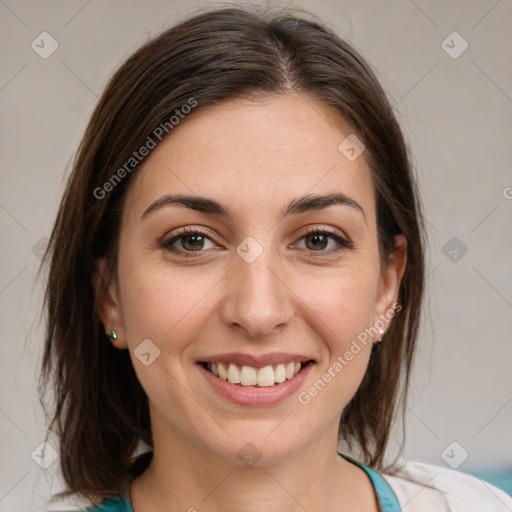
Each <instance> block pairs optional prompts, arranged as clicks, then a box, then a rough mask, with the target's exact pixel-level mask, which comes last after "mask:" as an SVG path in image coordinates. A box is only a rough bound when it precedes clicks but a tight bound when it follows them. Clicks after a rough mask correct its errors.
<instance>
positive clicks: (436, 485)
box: [382, 461, 512, 512]
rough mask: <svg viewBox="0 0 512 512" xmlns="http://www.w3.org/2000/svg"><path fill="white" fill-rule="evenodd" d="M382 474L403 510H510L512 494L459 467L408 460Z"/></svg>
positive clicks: (511, 510) (504, 511)
mask: <svg viewBox="0 0 512 512" xmlns="http://www.w3.org/2000/svg"><path fill="white" fill-rule="evenodd" d="M382 476H383V477H384V478H385V480H386V481H387V482H388V484H389V485H390V487H391V488H392V489H393V492H394V493H395V494H396V497H397V498H398V502H399V503H400V507H401V508H402V510H403V511H404V512H507V511H508V512H512V496H510V495H509V494H507V493H506V492H505V491H502V490H501V489H498V488H497V487H495V486H494V485H491V484H489V483H488V482H485V481H483V480H481V479H480V478H478V477H476V476H472V475H468V474H466V473H462V472H461V471H456V470H453V469H448V468H444V467H441V466H435V465H432V464H426V463H423V462H413V461H407V462H404V463H403V464H402V466H401V467H400V469H399V470H398V471H397V472H396V473H395V474H394V475H393V476H391V475H387V474H382Z"/></svg>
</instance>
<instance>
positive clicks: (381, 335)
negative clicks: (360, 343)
mask: <svg viewBox="0 0 512 512" xmlns="http://www.w3.org/2000/svg"><path fill="white" fill-rule="evenodd" d="M379 334H380V339H379V341H378V342H377V343H380V342H381V341H382V338H383V336H384V329H382V328H381V329H379Z"/></svg>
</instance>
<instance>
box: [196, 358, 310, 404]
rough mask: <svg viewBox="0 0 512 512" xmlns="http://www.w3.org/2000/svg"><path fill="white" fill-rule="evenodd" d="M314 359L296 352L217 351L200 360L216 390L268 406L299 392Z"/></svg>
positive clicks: (240, 400) (233, 398)
mask: <svg viewBox="0 0 512 512" xmlns="http://www.w3.org/2000/svg"><path fill="white" fill-rule="evenodd" d="M314 366H315V360H314V359H310V358H308V357H307V356H299V355H296V354H284V353H274V354H267V355H263V356H250V355H248V354H242V353H231V354H218V355H217V356H211V357H207V358H204V359H201V360H199V361H197V368H198V369H199V370H200V373H201V374H202V375H203V376H204V378H205V379H206V381H207V382H208V383H209V384H210V386H211V389H213V390H214V391H215V392H216V393H217V394H219V395H220V396H222V397H224V398H225V399H226V398H227V399H228V400H229V401H231V402H234V403H236V404H238V405H246V406H269V405H275V404H277V403H279V402H281V401H282V400H285V399H287V398H288V397H291V396H292V395H294V394H296V393H298V392H299V390H300V388H301V386H302V385H303V383H304V380H305V379H306V376H307V375H308V373H309V372H310V370H311V369H312V368H313V367H314Z"/></svg>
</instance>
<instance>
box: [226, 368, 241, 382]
mask: <svg viewBox="0 0 512 512" xmlns="http://www.w3.org/2000/svg"><path fill="white" fill-rule="evenodd" d="M228 380H229V382H231V384H240V370H239V369H238V366H237V365H236V364H230V365H229V368H228Z"/></svg>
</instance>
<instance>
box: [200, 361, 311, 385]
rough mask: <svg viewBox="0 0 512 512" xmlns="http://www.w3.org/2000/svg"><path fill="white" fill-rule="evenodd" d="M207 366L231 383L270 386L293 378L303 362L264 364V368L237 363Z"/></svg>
mask: <svg viewBox="0 0 512 512" xmlns="http://www.w3.org/2000/svg"><path fill="white" fill-rule="evenodd" d="M207 368H208V370H210V372H211V373H213V374H214V375H215V376H217V377H219V378H220V379H222V380H227V381H228V382H231V384H241V385H242V386H256V385H258V386H261V387H268V386H273V385H274V384H280V383H281V382H285V381H286V380H287V379H291V378H293V377H294V375H296V374H297V373H298V372H299V371H300V369H301V368H302V363H298V362H293V361H291V362H289V363H282V364H276V365H274V366H271V365H269V366H264V367H263V368H253V367H252V366H242V367H239V366H237V365H236V364H229V365H227V364H225V363H209V364H208V365H207Z"/></svg>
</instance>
